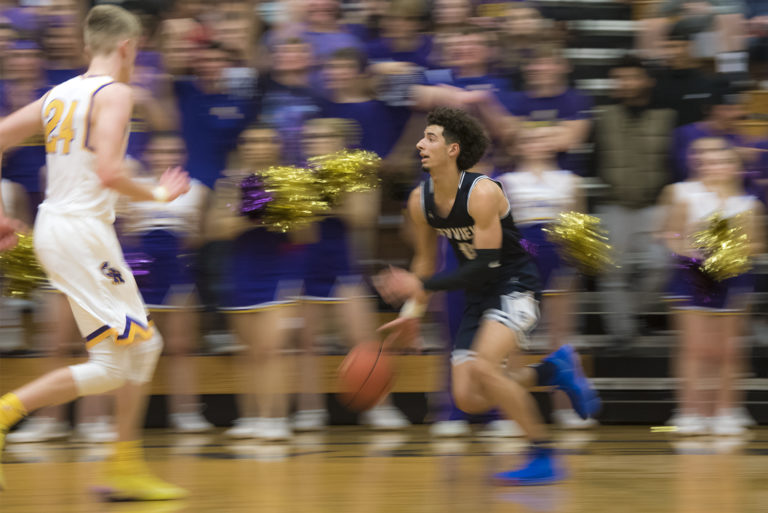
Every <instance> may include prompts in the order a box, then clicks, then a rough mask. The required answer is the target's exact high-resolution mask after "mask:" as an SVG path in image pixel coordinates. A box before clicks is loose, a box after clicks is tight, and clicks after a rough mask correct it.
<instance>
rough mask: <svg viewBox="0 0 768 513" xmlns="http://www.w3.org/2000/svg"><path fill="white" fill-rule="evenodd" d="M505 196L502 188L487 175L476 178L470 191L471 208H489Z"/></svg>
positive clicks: (469, 201)
mask: <svg viewBox="0 0 768 513" xmlns="http://www.w3.org/2000/svg"><path fill="white" fill-rule="evenodd" d="M502 196H503V191H502V188H501V187H499V183H498V182H497V181H496V180H494V179H493V178H491V177H489V176H485V175H479V176H476V177H474V180H473V183H472V187H471V189H470V191H469V200H468V203H469V207H470V208H473V207H475V208H476V207H483V206H489V205H492V204H493V203H495V202H497V201H499V200H500V199H501V197H502Z"/></svg>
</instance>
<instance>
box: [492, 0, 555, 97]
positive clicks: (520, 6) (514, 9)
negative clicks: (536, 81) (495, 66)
mask: <svg viewBox="0 0 768 513" xmlns="http://www.w3.org/2000/svg"><path fill="white" fill-rule="evenodd" d="M505 9H506V12H505V17H504V18H503V20H502V22H501V26H500V28H501V31H500V36H501V53H500V56H499V61H500V62H499V69H500V71H501V74H502V75H503V76H504V77H505V78H506V79H507V81H508V83H509V84H510V86H512V87H513V88H514V89H522V87H523V84H524V79H523V72H522V67H523V64H524V63H525V61H526V60H527V59H528V58H529V57H530V56H531V55H532V54H533V52H534V49H535V47H536V46H537V45H540V44H542V43H543V42H547V39H548V38H554V36H555V34H554V32H553V30H552V27H551V25H552V21H551V20H548V19H546V18H544V17H543V16H542V14H541V12H539V10H538V9H536V7H534V6H533V4H531V3H529V2H509V3H507V4H506V6H505Z"/></svg>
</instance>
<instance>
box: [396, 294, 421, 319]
mask: <svg viewBox="0 0 768 513" xmlns="http://www.w3.org/2000/svg"><path fill="white" fill-rule="evenodd" d="M426 311H427V305H423V304H421V303H419V302H418V301H416V300H415V299H409V300H408V301H406V302H405V303H404V304H403V307H402V308H401V309H400V315H399V317H406V318H408V319H420V318H421V317H424V313H425V312H426Z"/></svg>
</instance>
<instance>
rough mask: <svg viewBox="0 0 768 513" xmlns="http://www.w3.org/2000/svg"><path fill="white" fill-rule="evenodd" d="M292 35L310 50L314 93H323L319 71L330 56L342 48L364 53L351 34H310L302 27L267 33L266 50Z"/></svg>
mask: <svg viewBox="0 0 768 513" xmlns="http://www.w3.org/2000/svg"><path fill="white" fill-rule="evenodd" d="M292 35H293V36H295V37H298V38H300V39H303V40H304V41H306V42H307V44H308V45H309V46H310V48H311V49H312V58H313V61H314V63H315V68H314V69H313V70H312V73H311V74H310V77H309V83H310V86H312V87H313V88H314V89H315V90H316V91H325V84H324V83H323V77H322V73H321V70H322V66H323V64H324V63H325V61H326V59H328V57H330V56H331V54H333V53H334V52H336V51H337V50H341V49H342V48H356V49H358V50H360V51H361V52H363V54H365V53H366V52H365V46H364V45H363V43H362V42H361V41H360V40H359V39H358V38H356V37H355V36H353V35H352V34H349V33H347V32H343V31H342V32H312V31H310V30H307V29H306V27H302V26H294V27H288V28H285V29H282V30H280V31H272V32H269V33H268V34H267V35H266V36H265V37H266V45H267V48H269V49H273V48H274V46H275V45H276V44H278V43H279V42H280V41H281V40H285V39H286V38H290V37H291V36H292Z"/></svg>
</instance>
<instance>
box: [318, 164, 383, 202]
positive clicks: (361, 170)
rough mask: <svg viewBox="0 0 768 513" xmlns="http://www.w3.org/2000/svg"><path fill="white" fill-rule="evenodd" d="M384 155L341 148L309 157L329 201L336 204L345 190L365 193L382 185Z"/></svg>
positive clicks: (346, 191)
mask: <svg viewBox="0 0 768 513" xmlns="http://www.w3.org/2000/svg"><path fill="white" fill-rule="evenodd" d="M380 166H381V157H379V156H378V155H377V154H376V153H374V152H372V151H363V150H342V151H338V152H336V153H331V154H329V155H321V156H319V157H312V158H310V159H309V167H311V168H312V169H313V170H314V171H315V173H317V177H318V178H319V179H320V182H321V183H322V184H323V192H324V194H325V197H326V198H327V199H328V202H329V203H330V204H332V205H333V204H336V203H337V202H338V201H339V199H340V197H341V196H342V195H343V194H344V193H348V192H365V191H370V190H373V189H375V188H376V187H378V186H379V176H378V171H379V167H380Z"/></svg>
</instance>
